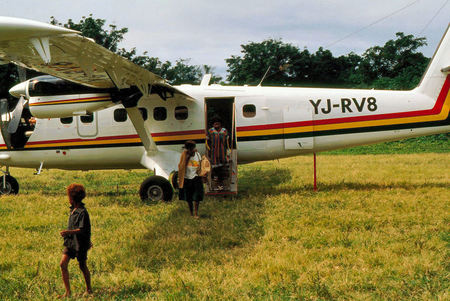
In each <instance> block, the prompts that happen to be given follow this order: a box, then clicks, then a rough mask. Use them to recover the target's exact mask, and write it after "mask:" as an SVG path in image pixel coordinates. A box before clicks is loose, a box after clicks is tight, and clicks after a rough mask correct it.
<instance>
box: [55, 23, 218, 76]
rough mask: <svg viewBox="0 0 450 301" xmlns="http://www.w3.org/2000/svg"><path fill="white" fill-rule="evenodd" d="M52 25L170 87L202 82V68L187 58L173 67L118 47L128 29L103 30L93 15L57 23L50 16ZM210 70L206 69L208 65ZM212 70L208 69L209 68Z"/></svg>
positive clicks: (145, 53)
mask: <svg viewBox="0 0 450 301" xmlns="http://www.w3.org/2000/svg"><path fill="white" fill-rule="evenodd" d="M50 23H51V24H54V25H60V26H64V27H66V28H70V29H74V30H78V31H80V32H81V34H82V35H84V36H86V37H89V38H92V39H94V40H95V42H96V43H98V44H100V45H102V46H103V47H105V48H107V49H109V50H111V51H113V52H116V53H117V54H119V55H121V56H123V57H125V58H126V59H128V60H130V61H132V62H133V63H135V64H137V65H139V66H141V67H143V68H145V69H147V70H149V71H151V72H153V73H155V74H158V75H160V76H161V77H163V78H165V79H166V80H167V81H168V82H169V83H171V84H174V85H176V84H182V83H186V84H198V83H200V80H201V76H202V73H201V71H200V70H201V67H200V66H193V65H189V64H188V62H189V59H179V60H177V61H176V62H175V64H172V63H171V62H169V61H166V62H161V61H160V60H159V58H157V57H150V56H148V55H147V54H148V52H147V51H145V52H143V54H142V55H138V54H137V50H136V48H132V49H131V50H126V49H125V48H119V43H120V42H121V41H122V40H123V39H124V36H125V34H126V33H127V32H128V28H118V27H117V26H116V25H113V24H109V25H108V26H107V27H108V29H105V28H104V26H105V24H106V20H104V19H95V18H93V16H92V14H90V15H89V16H88V17H82V18H81V20H80V21H79V22H74V21H73V20H72V19H69V20H68V21H67V23H64V24H62V23H60V22H58V21H57V20H56V19H55V17H51V20H50ZM208 67H209V66H208ZM209 68H211V67H209Z"/></svg>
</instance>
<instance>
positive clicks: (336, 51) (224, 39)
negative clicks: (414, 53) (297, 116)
mask: <svg viewBox="0 0 450 301" xmlns="http://www.w3.org/2000/svg"><path fill="white" fill-rule="evenodd" d="M448 2H450V1H449V0H376V1H374V0H297V1H294V0H271V1H266V0H255V1H253V0H240V1H237V0H226V1H223V0H222V1H214V0H190V1H187V0H186V1H182V0H178V1H175V0H165V1H164V0H121V1H117V0H95V1H93V0H77V1H65V0H40V1H34V0H0V15H3V16H11V17H21V18H27V19H33V20H38V21H43V22H49V20H50V16H54V17H55V18H56V19H57V20H58V21H60V22H63V23H65V22H66V21H67V20H68V19H69V18H71V19H73V20H75V21H78V20H80V19H81V17H82V16H87V15H89V14H93V16H94V17H95V18H101V19H106V20H107V23H113V24H115V25H117V26H118V27H119V28H122V27H127V28H128V29H129V32H128V33H127V34H126V35H125V40H124V41H123V42H122V44H121V46H122V47H125V48H126V49H130V48H132V47H136V48H137V50H138V52H139V53H142V52H143V51H148V52H149V55H150V56H155V57H159V58H160V59H161V60H163V61H165V60H169V61H172V62H173V61H175V60H176V59H179V58H189V59H191V61H190V63H191V64H199V65H200V64H208V65H212V66H214V67H215V70H216V72H217V73H220V74H221V75H224V74H225V73H226V69H227V68H226V63H225V59H226V58H229V57H230V56H231V55H239V54H240V45H241V44H246V43H248V42H250V41H251V42H260V41H263V40H264V39H267V38H277V39H278V38H281V39H282V40H283V41H284V42H289V43H292V44H294V45H296V46H298V47H300V48H303V47H307V48H308V49H309V50H310V51H312V52H314V51H316V50H317V49H318V47H319V46H325V48H327V49H330V50H331V51H332V53H333V55H334V56H339V55H342V54H347V53H349V52H351V51H353V52H355V53H357V54H362V53H363V52H364V50H366V49H367V48H369V47H371V46H375V45H383V44H384V43H385V42H386V41H387V40H389V39H392V38H394V37H395V33H396V32H400V31H401V32H404V33H406V34H413V35H415V36H417V37H419V36H424V37H426V38H427V41H428V46H427V47H424V48H422V49H421V51H422V52H423V53H424V54H425V55H426V56H428V57H431V56H432V55H433V52H434V50H435V48H436V46H437V44H438V43H439V41H440V39H441V37H442V35H443V33H444V31H445V29H446V28H447V26H448V24H449V21H450V18H449V16H450V3H448ZM444 4H446V5H445V6H444V7H443V8H442V6H443V5H444ZM402 8H404V9H402ZM440 8H442V10H441V11H440V13H439V14H438V15H436V13H437V12H438V11H439V9H440ZM399 10H400V11H399ZM396 11H399V12H398V13H395V14H393V13H394V12H396ZM392 14H393V15H392ZM385 17H386V18H385ZM383 18H384V19H383ZM380 19H383V20H382V21H380V22H379V23H376V24H374V25H373V26H370V27H368V28H365V27H367V26H368V25H370V24H372V23H374V22H376V21H377V20H380ZM364 28H365V29H364ZM361 29H363V30H361ZM358 30H361V31H359V32H358V33H356V34H354V35H351V36H350V37H348V38H346V39H344V40H342V41H340V42H337V43H334V42H336V41H338V40H340V39H342V38H344V37H346V36H347V35H349V34H351V33H353V32H355V31H358Z"/></svg>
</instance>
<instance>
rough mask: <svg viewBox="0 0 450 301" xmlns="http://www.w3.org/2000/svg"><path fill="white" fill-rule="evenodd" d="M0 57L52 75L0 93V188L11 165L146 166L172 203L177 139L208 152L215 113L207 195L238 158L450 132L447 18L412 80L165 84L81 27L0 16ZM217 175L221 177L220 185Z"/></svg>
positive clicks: (10, 182) (9, 184)
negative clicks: (214, 152) (402, 85)
mask: <svg viewBox="0 0 450 301" xmlns="http://www.w3.org/2000/svg"><path fill="white" fill-rule="evenodd" d="M0 60H1V61H3V62H5V63H9V62H12V63H14V64H17V65H19V66H21V67H25V68H29V69H34V70H36V71H39V72H42V73H45V74H48V75H44V76H39V77H35V78H32V79H29V80H27V81H24V82H22V83H19V84H18V85H16V86H14V87H12V88H11V90H10V94H11V95H13V96H15V97H17V98H18V100H17V103H15V102H8V101H7V100H1V101H0V117H1V118H0V125H1V134H2V135H1V137H0V164H1V165H2V166H3V167H4V169H3V170H2V173H3V176H2V180H0V181H2V182H0V192H1V193H2V194H15V193H18V191H19V184H18V182H17V180H16V179H15V178H14V177H13V176H11V174H10V167H26V168H35V169H36V170H37V173H40V172H41V170H42V169H43V168H45V169H55V168H56V169H66V170H96V169H138V168H146V169H149V170H150V171H153V173H154V175H152V176H150V177H148V178H147V179H145V180H144V181H143V182H142V184H141V186H140V190H139V195H140V197H141V199H143V200H147V199H150V200H156V201H157V200H164V201H168V200H170V199H172V197H173V188H176V180H174V179H176V170H177V165H178V161H179V158H180V153H181V151H182V146H183V144H184V142H185V141H186V140H194V141H195V142H196V143H197V145H198V150H199V151H200V152H201V153H204V152H206V147H205V145H206V140H205V139H206V133H207V130H208V128H209V127H211V120H212V118H213V116H217V115H218V116H220V118H221V119H222V123H223V126H224V127H226V129H227V130H228V132H229V142H230V152H229V159H230V164H229V165H227V167H226V168H227V171H228V173H227V178H226V181H225V182H224V183H225V184H226V185H225V187H224V188H221V189H217V187H215V186H214V185H213V184H211V183H213V182H214V181H213V180H212V177H213V176H211V173H210V175H209V176H208V184H207V185H206V186H207V193H208V194H211V195H217V194H219V195H220V194H235V193H237V183H238V182H237V166H238V164H242V163H249V162H254V161H260V160H271V159H278V158H285V157H291V156H297V155H305V154H311V153H318V152H323V151H328V150H334V149H340V148H346V147H353V146H358V145H365V144H372V143H379V142H385V141H393V140H399V139H404V138H410V137H417V136H423V135H432V134H439V133H447V132H449V131H450V122H449V108H450V95H449V87H450V75H449V73H450V33H449V28H447V30H446V32H445V34H444V36H443V38H442V40H441V42H440V44H439V46H438V48H437V50H436V52H435V54H434V56H433V57H432V59H431V61H430V64H429V66H428V68H427V70H426V72H425V73H424V75H423V78H422V80H421V82H420V83H419V85H418V86H417V87H416V88H415V89H413V90H410V91H386V90H370V89H331V88H326V89H324V88H307V87H305V88H293V87H263V86H261V85H258V86H247V85H245V86H222V85H217V84H209V81H210V77H211V76H210V75H205V77H204V78H203V80H202V82H201V83H200V85H179V86H171V85H169V84H168V83H167V82H166V81H165V80H164V79H163V78H161V77H159V76H158V75H156V74H153V73H152V72H150V71H148V70H145V69H143V68H141V67H139V66H137V65H135V64H133V63H132V62H130V61H128V60H126V59H125V58H122V57H120V56H119V55H117V54H115V53H113V52H111V51H109V50H107V49H105V48H103V47H102V46H100V45H98V44H96V43H95V42H94V41H93V40H92V39H89V38H86V37H83V36H82V35H80V33H79V32H77V31H74V30H71V29H68V28H64V27H58V26H53V25H50V24H46V23H42V22H36V21H31V20H26V19H18V18H11V17H0ZM222 184H223V183H222Z"/></svg>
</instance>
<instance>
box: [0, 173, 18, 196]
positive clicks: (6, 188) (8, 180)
mask: <svg viewBox="0 0 450 301" xmlns="http://www.w3.org/2000/svg"><path fill="white" fill-rule="evenodd" d="M18 193H19V183H18V182H17V180H16V179H15V178H14V177H12V176H10V175H6V176H5V185H3V177H1V176H0V195H1V194H18Z"/></svg>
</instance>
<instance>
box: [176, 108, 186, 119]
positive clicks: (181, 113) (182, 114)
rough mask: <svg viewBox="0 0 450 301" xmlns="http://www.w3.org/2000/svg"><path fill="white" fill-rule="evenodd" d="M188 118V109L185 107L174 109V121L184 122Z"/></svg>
mask: <svg viewBox="0 0 450 301" xmlns="http://www.w3.org/2000/svg"><path fill="white" fill-rule="evenodd" d="M187 118H188V108H187V107H185V106H181V107H176V108H175V119H176V120H186V119H187Z"/></svg>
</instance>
